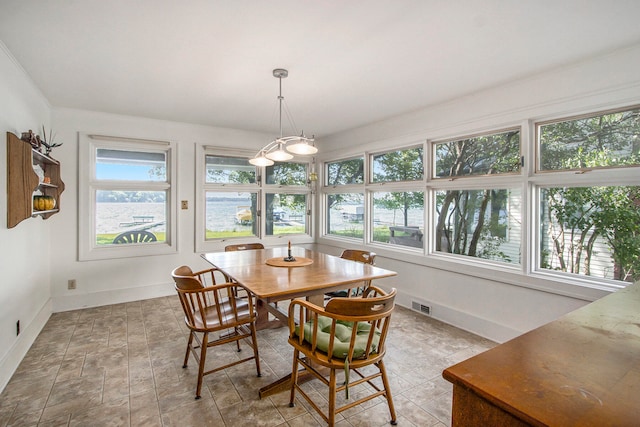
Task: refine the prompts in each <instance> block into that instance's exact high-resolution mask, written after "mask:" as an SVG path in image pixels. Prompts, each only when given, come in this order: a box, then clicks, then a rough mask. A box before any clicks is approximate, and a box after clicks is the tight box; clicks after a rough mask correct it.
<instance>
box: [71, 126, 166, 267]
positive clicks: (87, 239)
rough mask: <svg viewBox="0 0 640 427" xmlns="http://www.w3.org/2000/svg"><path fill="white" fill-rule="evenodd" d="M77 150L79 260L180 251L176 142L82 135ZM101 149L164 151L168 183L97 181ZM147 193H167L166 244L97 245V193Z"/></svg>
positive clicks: (79, 137)
mask: <svg viewBox="0 0 640 427" xmlns="http://www.w3.org/2000/svg"><path fill="white" fill-rule="evenodd" d="M78 139H79V149H78V158H79V159H80V161H79V162H78V163H79V165H78V178H79V183H78V261H93V260H103V259H117V258H129V257H139V256H151V255H167V254H174V253H176V252H178V245H177V240H178V239H177V232H176V216H177V200H176V188H177V183H176V163H177V162H176V145H175V143H174V142H169V141H162V140H151V139H137V138H129V137H118V136H111V135H101V134H92V133H80V134H79V136H78ZM99 148H112V149H122V150H131V151H135V150H141V151H150V152H164V153H165V155H166V162H167V166H166V175H167V176H166V181H129V180H99V179H96V154H97V150H98V149H99ZM114 189H115V190H146V191H165V192H166V195H167V196H166V201H165V203H166V220H165V228H166V232H165V233H166V234H165V235H166V238H165V241H164V242H157V243H155V242H154V243H145V244H127V245H100V246H98V245H97V244H96V234H95V215H96V191H98V190H114Z"/></svg>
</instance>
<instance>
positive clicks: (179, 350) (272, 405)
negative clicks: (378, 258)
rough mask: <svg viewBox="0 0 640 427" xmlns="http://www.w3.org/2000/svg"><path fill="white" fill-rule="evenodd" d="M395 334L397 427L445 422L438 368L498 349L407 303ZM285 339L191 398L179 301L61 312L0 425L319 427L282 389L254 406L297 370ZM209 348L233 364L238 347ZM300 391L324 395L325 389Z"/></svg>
mask: <svg viewBox="0 0 640 427" xmlns="http://www.w3.org/2000/svg"><path fill="white" fill-rule="evenodd" d="M391 328H392V330H391V332H390V336H389V338H388V339H387V347H388V348H387V355H386V356H385V363H386V366H387V370H388V371H389V375H390V381H391V390H392V393H393V399H394V403H395V407H396V412H397V414H398V425H400V426H438V427H442V426H448V425H450V412H451V392H452V386H451V384H449V383H448V382H447V381H445V380H443V379H442V377H441V372H442V370H443V369H444V368H446V367H447V366H449V365H452V364H454V363H457V362H459V361H461V360H464V359H466V358H468V357H470V356H473V355H475V354H477V353H479V352H482V351H484V350H487V349H489V348H491V347H493V346H494V345H495V343H493V342H491V341H488V340H486V339H483V338H480V337H477V336H474V335H472V334H470V333H467V332H464V331H461V330H459V329H456V328H454V327H451V326H448V325H445V324H443V323H440V322H438V321H435V320H433V319H431V318H428V317H425V316H424V315H422V314H418V313H415V312H413V311H410V310H408V309H405V308H402V307H397V309H396V312H395V313H394V315H393V318H392V325H391ZM286 336H287V330H286V328H280V329H271V330H263V331H259V332H258V345H259V350H260V356H261V361H262V377H260V378H258V377H256V375H255V365H254V364H253V362H248V363H243V364H240V365H237V366H235V367H233V368H230V369H227V370H225V371H221V372H218V373H215V374H211V375H209V376H207V377H205V385H204V388H203V392H202V399H200V400H194V396H195V386H196V375H195V374H196V372H197V366H196V364H195V361H194V360H193V358H192V359H191V360H190V362H189V363H190V364H189V367H188V368H187V369H183V368H182V358H183V355H184V351H185V347H186V337H187V332H186V328H185V326H184V321H183V320H182V309H181V307H180V303H179V301H178V298H177V296H175V297H163V298H155V299H150V300H144V301H136V302H131V303H126V304H117V305H109V306H103V307H97V308H89V309H84V310H76V311H69V312H64V313H55V314H53V315H52V316H51V318H50V319H49V321H48V322H47V324H46V326H45V328H44V329H43V330H42V332H41V333H40V335H39V336H38V338H37V340H36V342H35V343H34V344H33V346H32V348H31V349H30V350H29V352H28V353H27V355H26V357H25V358H24V360H23V361H22V363H21V364H20V366H19V367H18V369H17V371H16V373H15V374H14V375H13V377H12V379H11V381H10V382H9V384H8V385H7V387H6V388H5V390H4V391H3V392H2V393H1V394H0V426H2V427H4V426H135V427H137V426H181V427H184V426H207V425H212V426H243V427H244V426H282V427H284V426H292V427H293V426H322V425H324V424H325V423H324V422H323V421H322V420H321V419H320V418H319V416H318V415H317V414H316V413H315V412H314V411H313V410H312V409H309V410H307V405H306V402H305V403H302V401H299V402H298V403H297V404H296V406H295V407H293V408H290V407H289V405H288V392H286V391H285V392H282V393H279V394H276V395H274V396H271V397H267V398H264V399H259V398H258V393H257V390H258V389H259V388H260V387H262V386H263V385H266V384H269V383H270V382H272V381H274V380H275V379H277V378H279V377H281V376H283V375H285V374H287V373H288V372H290V370H291V357H292V352H291V349H290V347H289V345H288V344H287V343H286ZM245 349H247V350H248V349H249V348H248V347H246V346H245ZM213 352H215V353H213ZM213 352H212V353H211V354H215V356H216V358H229V357H238V356H237V353H236V352H235V351H234V348H233V347H232V346H223V347H217V348H215V349H213ZM212 359H214V358H212ZM211 361H213V360H211ZM305 387H309V391H311V392H312V393H313V392H314V391H317V398H318V399H325V398H323V397H322V396H324V395H325V394H326V393H323V391H324V390H326V389H325V388H324V386H321V385H320V384H319V383H315V384H314V382H313V381H312V382H310V383H308V384H307V385H305ZM359 387H364V386H359ZM355 392H357V391H355ZM325 400H326V399H325ZM337 419H339V420H340V421H339V422H338V423H337V425H338V426H347V427H348V426H386V425H389V423H388V420H389V412H388V408H387V406H386V402H385V401H384V399H383V398H381V397H379V398H377V399H374V400H372V401H369V402H366V403H364V404H362V405H359V406H357V407H355V408H351V409H349V410H347V411H345V412H344V413H342V414H339V415H338V417H337Z"/></svg>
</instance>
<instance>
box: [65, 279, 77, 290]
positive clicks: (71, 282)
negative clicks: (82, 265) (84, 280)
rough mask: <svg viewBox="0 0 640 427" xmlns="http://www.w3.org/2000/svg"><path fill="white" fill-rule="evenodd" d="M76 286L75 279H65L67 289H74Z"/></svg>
mask: <svg viewBox="0 0 640 427" xmlns="http://www.w3.org/2000/svg"><path fill="white" fill-rule="evenodd" d="M75 288H76V279H69V280H68V281H67V289H75Z"/></svg>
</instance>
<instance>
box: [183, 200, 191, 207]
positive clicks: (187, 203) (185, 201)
mask: <svg viewBox="0 0 640 427" xmlns="http://www.w3.org/2000/svg"><path fill="white" fill-rule="evenodd" d="M182 209H189V201H188V200H183V201H182Z"/></svg>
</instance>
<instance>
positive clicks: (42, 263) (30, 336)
mask: <svg viewBox="0 0 640 427" xmlns="http://www.w3.org/2000/svg"><path fill="white" fill-rule="evenodd" d="M0 100H2V102H0V131H1V133H0V139H1V140H2V143H0V165H1V166H0V170H1V171H2V172H0V189H1V190H0V242H2V244H0V266H1V271H2V279H1V280H0V390H2V389H3V388H4V386H5V385H6V383H7V382H8V381H9V378H11V375H12V374H13V372H14V371H15V369H16V368H17V366H18V364H19V363H20V360H22V358H23V357H24V355H25V354H26V352H27V350H28V349H29V347H30V346H31V344H32V343H33V341H34V339H35V337H36V336H37V334H38V333H39V332H40V330H41V329H42V327H43V326H44V324H45V323H46V321H47V319H48V318H49V316H50V315H51V303H50V302H51V301H50V296H51V291H50V286H49V284H50V281H49V264H50V241H51V237H50V230H51V228H52V226H53V222H54V221H55V220H54V219H53V218H52V219H49V220H47V221H43V220H42V219H40V218H32V219H26V220H25V221H23V222H21V223H20V224H18V225H17V226H16V227H14V228H11V229H8V228H7V193H6V188H7V174H6V165H7V149H6V148H7V146H6V142H4V141H6V133H7V132H13V133H15V134H17V135H20V133H21V132H24V131H27V130H29V129H33V130H34V131H36V130H38V129H42V125H44V126H45V128H46V129H49V127H50V107H49V104H48V103H47V100H46V99H45V98H44V96H43V95H42V94H41V93H40V91H39V90H38V89H37V88H36V87H35V86H34V85H33V83H32V82H31V80H30V79H28V78H27V77H26V76H25V74H24V71H23V70H22V68H21V67H20V65H18V64H17V63H16V62H15V60H14V59H13V56H12V55H11V54H10V53H9V52H8V50H7V49H6V47H5V46H4V44H3V43H2V42H0ZM18 320H19V321H20V327H21V330H22V332H21V333H20V335H18V336H16V322H17V321H18Z"/></svg>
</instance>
